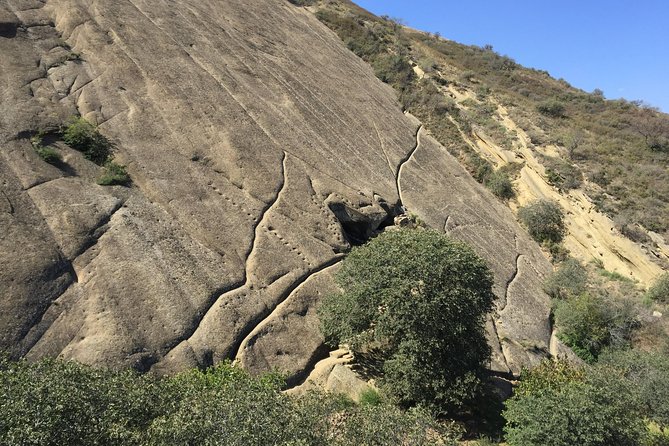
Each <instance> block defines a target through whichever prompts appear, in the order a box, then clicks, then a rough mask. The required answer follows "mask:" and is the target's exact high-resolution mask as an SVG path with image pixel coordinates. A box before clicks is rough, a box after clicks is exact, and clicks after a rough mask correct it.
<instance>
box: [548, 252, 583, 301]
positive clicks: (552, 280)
mask: <svg viewBox="0 0 669 446" xmlns="http://www.w3.org/2000/svg"><path fill="white" fill-rule="evenodd" d="M587 284H588V272H587V271H586V269H585V268H584V267H583V265H581V263H580V262H579V261H578V260H576V259H567V260H565V261H564V262H562V263H561V264H560V265H559V266H558V268H557V269H556V270H555V272H553V273H552V274H551V275H550V276H548V278H547V279H546V281H545V282H544V291H546V293H547V294H548V295H549V296H550V297H552V298H553V299H569V298H574V297H576V296H579V295H581V294H583V293H584V292H585V291H586V287H587Z"/></svg>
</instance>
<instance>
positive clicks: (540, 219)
mask: <svg viewBox="0 0 669 446" xmlns="http://www.w3.org/2000/svg"><path fill="white" fill-rule="evenodd" d="M518 218H520V221H522V222H523V224H524V225H525V226H526V227H527V230H528V231H529V233H530V235H531V236H532V238H533V239H534V240H536V241H537V242H539V243H546V242H548V243H560V242H561V241H562V239H563V238H564V236H565V234H566V232H567V228H566V226H565V223H564V213H563V212H562V209H561V208H560V205H558V204H557V203H555V202H553V201H550V200H537V201H535V202H533V203H530V204H529V205H527V206H525V207H522V208H520V210H519V211H518Z"/></svg>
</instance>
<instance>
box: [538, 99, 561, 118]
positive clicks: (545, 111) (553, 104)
mask: <svg viewBox="0 0 669 446" xmlns="http://www.w3.org/2000/svg"><path fill="white" fill-rule="evenodd" d="M537 111H538V112H539V113H541V114H542V115H546V116H550V117H552V118H564V117H565V112H566V108H565V106H564V104H563V103H562V102H559V101H556V100H549V101H545V102H542V103H540V104H539V105H537Z"/></svg>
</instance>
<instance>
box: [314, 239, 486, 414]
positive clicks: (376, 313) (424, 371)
mask: <svg viewBox="0 0 669 446" xmlns="http://www.w3.org/2000/svg"><path fill="white" fill-rule="evenodd" d="M337 282H338V285H339V286H340V287H341V292H340V293H339V294H335V295H331V296H329V297H327V298H326V299H325V300H324V302H323V304H322V306H321V307H320V310H319V312H320V317H321V322H322V329H323V333H324V335H325V337H326V340H327V342H328V343H330V344H331V345H337V344H340V343H347V344H349V345H350V346H351V348H352V349H353V351H354V352H365V351H367V352H368V351H376V352H380V353H381V357H382V358H383V359H382V372H383V373H382V376H381V377H380V378H381V379H380V382H381V384H382V386H383V389H384V390H385V391H386V392H387V393H388V394H389V395H390V396H392V397H394V398H395V399H396V400H397V401H398V402H400V403H401V404H403V405H424V406H429V407H432V408H434V409H438V410H441V411H447V412H448V411H452V410H457V409H458V408H460V407H461V406H462V405H463V404H466V403H467V402H469V401H471V399H472V398H474V397H475V395H476V393H477V391H478V389H479V386H480V383H481V380H480V378H481V372H482V370H483V367H484V365H485V364H486V362H487V361H488V359H489V357H490V349H489V347H488V344H487V342H486V337H485V315H486V314H487V313H488V312H490V311H491V310H492V308H493V302H494V294H493V293H492V290H491V287H492V283H493V279H492V275H491V273H490V271H489V270H488V268H487V266H486V264H485V262H484V261H483V260H482V259H481V258H480V257H478V256H477V255H476V254H475V253H474V252H473V251H472V249H471V248H469V247H468V246H467V245H465V244H463V243H459V242H456V241H453V240H451V239H450V238H448V237H447V236H446V235H444V234H441V233H438V232H436V231H428V230H408V229H407V230H397V231H387V232H385V233H383V234H381V235H379V236H378V237H376V238H374V239H372V240H371V241H370V242H368V243H367V244H366V245H364V246H361V247H358V248H355V249H353V250H352V251H351V253H350V254H349V256H348V257H347V258H346V259H345V260H344V261H343V262H342V267H341V269H340V271H339V272H338V274H337Z"/></svg>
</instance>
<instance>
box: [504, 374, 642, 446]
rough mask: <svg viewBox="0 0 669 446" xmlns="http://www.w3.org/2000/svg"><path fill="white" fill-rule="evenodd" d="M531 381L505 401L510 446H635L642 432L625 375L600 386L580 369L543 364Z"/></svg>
mask: <svg viewBox="0 0 669 446" xmlns="http://www.w3.org/2000/svg"><path fill="white" fill-rule="evenodd" d="M543 375H546V376H543ZM523 380H527V377H521V386H520V388H521V389H522V388H523ZM530 381H531V382H532V384H531V385H529V386H526V388H525V391H520V392H517V393H516V394H515V395H514V396H513V398H511V399H510V400H508V401H507V402H506V410H505V411H504V417H505V418H506V420H507V425H506V427H505V428H504V431H505V432H506V440H507V443H508V444H509V445H510V446H573V445H579V446H611V445H617V446H634V445H639V443H640V439H641V438H643V437H644V436H645V429H644V423H643V421H642V418H641V416H640V415H639V408H638V404H637V403H636V401H635V400H634V398H632V396H631V395H632V393H631V389H630V385H629V383H628V382H626V381H625V380H620V379H611V380H609V382H607V383H606V385H602V384H601V383H594V382H591V381H590V380H589V379H588V377H587V376H584V375H582V374H581V373H579V372H571V371H568V370H567V371H566V373H565V371H564V370H559V369H558V370H557V373H556V370H555V369H554V368H552V367H550V366H548V367H546V366H544V367H542V368H539V369H537V370H536V371H534V372H531V373H530Z"/></svg>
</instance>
